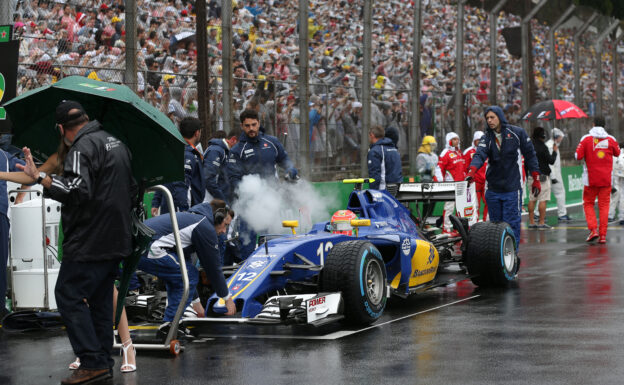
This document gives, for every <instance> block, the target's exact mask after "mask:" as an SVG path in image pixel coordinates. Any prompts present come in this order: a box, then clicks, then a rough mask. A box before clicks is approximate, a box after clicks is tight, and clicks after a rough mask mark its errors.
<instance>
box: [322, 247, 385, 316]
mask: <svg viewBox="0 0 624 385" xmlns="http://www.w3.org/2000/svg"><path fill="white" fill-rule="evenodd" d="M320 289H321V291H324V292H337V291H340V292H342V297H343V299H344V315H345V321H346V322H347V323H349V324H353V325H369V324H371V323H373V322H375V321H376V320H377V319H378V318H379V317H380V316H381V314H382V313H383V310H384V308H385V307H386V299H387V298H386V295H387V293H386V266H385V265H384V262H383V259H382V258H381V254H380V253H379V250H377V248H376V247H375V246H373V244H372V243H370V242H363V241H347V242H341V243H339V244H337V245H335V246H334V247H333V248H332V250H331V252H330V253H329V255H328V256H327V258H326V259H325V266H324V267H323V271H322V272H321V277H320Z"/></svg>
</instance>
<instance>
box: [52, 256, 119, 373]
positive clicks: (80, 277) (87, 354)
mask: <svg viewBox="0 0 624 385" xmlns="http://www.w3.org/2000/svg"><path fill="white" fill-rule="evenodd" d="M118 266H119V260H117V259H114V260H106V261H94V262H72V261H68V260H67V259H65V260H63V263H61V268H60V270H59V275H58V279H57V281H56V288H55V290H54V295H55V297H56V304H57V306H58V310H59V312H60V313H61V316H62V317H63V321H64V322H65V326H66V327H67V336H68V337H69V342H70V343H71V345H72V348H73V349H74V353H75V354H76V355H77V356H78V358H80V368H81V369H82V368H84V369H108V368H111V367H112V366H113V364H114V361H113V359H112V358H111V351H112V350H113V284H114V282H115V277H116V276H117V272H118Z"/></svg>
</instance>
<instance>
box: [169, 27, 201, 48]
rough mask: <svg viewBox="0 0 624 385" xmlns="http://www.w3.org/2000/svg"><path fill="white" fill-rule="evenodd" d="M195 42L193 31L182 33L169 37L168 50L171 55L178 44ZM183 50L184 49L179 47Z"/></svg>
mask: <svg viewBox="0 0 624 385" xmlns="http://www.w3.org/2000/svg"><path fill="white" fill-rule="evenodd" d="M189 41H192V42H194V41H195V31H182V32H180V33H178V34H176V35H173V36H171V39H170V41H169V47H170V48H169V50H170V51H171V53H172V54H174V53H175V50H176V48H178V47H177V44H178V43H186V42H189ZM181 48H184V47H181Z"/></svg>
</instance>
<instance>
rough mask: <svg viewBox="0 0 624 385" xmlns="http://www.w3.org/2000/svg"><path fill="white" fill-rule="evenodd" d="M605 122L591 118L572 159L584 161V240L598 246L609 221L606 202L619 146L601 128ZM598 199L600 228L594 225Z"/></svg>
mask: <svg viewBox="0 0 624 385" xmlns="http://www.w3.org/2000/svg"><path fill="white" fill-rule="evenodd" d="M604 126H605V120H604V118H603V117H602V116H596V117H594V127H592V128H591V129H590V130H589V134H587V135H585V136H583V137H582V138H581V141H580V142H579V144H578V146H577V147H576V152H575V153H574V158H575V159H577V160H583V161H585V162H584V164H583V185H584V188H583V211H584V212H585V219H586V220H587V228H588V229H589V235H588V236H587V239H586V241H587V242H592V241H595V240H596V239H598V242H599V243H607V226H608V218H609V201H610V199H611V196H610V195H611V188H612V184H611V182H612V180H611V175H612V171H613V158H614V157H619V156H620V146H619V145H618V144H617V142H616V141H615V138H613V137H612V136H611V135H609V134H608V133H607V131H606V130H605V129H604ZM596 198H598V211H599V212H600V226H599V227H598V224H597V223H596V212H595V210H594V204H595V201H596Z"/></svg>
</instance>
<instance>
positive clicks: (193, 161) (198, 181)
mask: <svg viewBox="0 0 624 385" xmlns="http://www.w3.org/2000/svg"><path fill="white" fill-rule="evenodd" d="M180 133H181V134H182V137H183V138H184V140H186V143H187V145H186V147H185V148H184V181H178V182H171V183H166V184H165V187H167V188H168V189H169V191H170V192H171V195H172V196H173V204H174V205H175V209H176V211H186V210H188V208H189V207H191V206H194V205H196V204H199V203H202V202H203V201H204V195H205V193H206V185H205V181H204V171H203V167H202V163H203V155H202V153H201V152H200V151H199V150H198V149H197V147H196V146H197V144H198V143H199V140H200V139H201V121H200V120H199V119H197V118H192V117H186V118H184V119H182V121H181V122H180ZM159 208H160V213H161V214H165V213H168V212H169V207H168V206H167V202H166V201H165V200H164V199H163V196H162V193H161V192H160V191H157V192H156V193H155V194H154V199H152V216H156V215H158V209H159Z"/></svg>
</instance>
